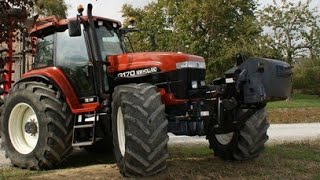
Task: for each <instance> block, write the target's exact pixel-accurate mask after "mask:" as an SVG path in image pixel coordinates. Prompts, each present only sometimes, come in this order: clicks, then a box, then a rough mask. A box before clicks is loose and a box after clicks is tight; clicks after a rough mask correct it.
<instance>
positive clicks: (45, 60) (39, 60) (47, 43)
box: [34, 35, 54, 68]
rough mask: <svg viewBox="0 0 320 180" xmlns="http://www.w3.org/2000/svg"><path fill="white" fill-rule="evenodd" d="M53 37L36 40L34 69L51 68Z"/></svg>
mask: <svg viewBox="0 0 320 180" xmlns="http://www.w3.org/2000/svg"><path fill="white" fill-rule="evenodd" d="M53 36H54V35H49V36H47V37H45V38H43V39H41V38H38V42H37V52H36V54H35V56H34V67H35V68H41V67H48V66H53V49H54V41H53Z"/></svg>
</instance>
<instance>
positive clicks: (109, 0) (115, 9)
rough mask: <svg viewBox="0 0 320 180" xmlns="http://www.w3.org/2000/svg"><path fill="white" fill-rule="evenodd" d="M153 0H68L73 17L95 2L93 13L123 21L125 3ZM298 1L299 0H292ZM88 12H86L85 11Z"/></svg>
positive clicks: (267, 0) (315, 3)
mask: <svg viewBox="0 0 320 180" xmlns="http://www.w3.org/2000/svg"><path fill="white" fill-rule="evenodd" d="M152 1H153V0H66V2H67V4H68V5H69V11H68V16H69V17H72V16H75V15H76V12H77V5H79V4H83V5H84V6H86V5H87V4H88V3H92V4H93V14H94V15H96V16H103V17H108V18H112V19H116V20H120V21H122V18H121V12H120V11H121V7H122V5H123V4H125V3H129V4H133V5H134V6H137V7H143V6H144V5H146V4H148V3H149V2H152ZM258 1H259V3H260V4H261V6H264V5H266V4H268V3H271V2H272V0H258ZM292 1H298V0H292ZM312 6H313V7H317V8H319V9H320V1H319V0H313V3H312ZM85 14H86V13H85Z"/></svg>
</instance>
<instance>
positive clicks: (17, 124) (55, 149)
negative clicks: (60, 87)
mask: <svg viewBox="0 0 320 180" xmlns="http://www.w3.org/2000/svg"><path fill="white" fill-rule="evenodd" d="M72 126H73V123H72V114H71V113H70V110H69V107H68V105H67V103H66V102H65V101H64V98H63V97H62V95H61V93H60V92H59V91H57V90H56V89H54V88H53V86H52V85H49V84H45V83H42V82H35V81H31V82H22V83H19V84H17V85H15V86H14V87H13V88H12V89H11V90H10V92H9V94H8V95H7V96H6V100H5V103H4V106H3V114H2V116H1V122H0V133H1V137H2V147H3V148H4V150H5V153H6V157H7V158H9V159H10V160H11V163H12V165H14V166H18V167H20V168H27V169H37V170H42V169H50V168H53V167H55V166H56V165H57V164H59V163H61V162H62V161H63V160H64V159H65V158H66V157H67V156H68V155H69V154H70V153H71V151H72V142H71V141H72ZM30 139H31V140H30Z"/></svg>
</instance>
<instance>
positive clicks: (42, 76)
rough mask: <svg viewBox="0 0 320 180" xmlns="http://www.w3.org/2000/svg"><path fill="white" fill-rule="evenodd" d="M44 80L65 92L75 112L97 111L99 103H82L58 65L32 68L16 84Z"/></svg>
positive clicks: (67, 100)
mask: <svg viewBox="0 0 320 180" xmlns="http://www.w3.org/2000/svg"><path fill="white" fill-rule="evenodd" d="M30 80H32V81H34V80H37V81H39V80H42V81H45V82H49V83H50V84H52V85H53V86H55V87H56V88H57V89H59V90H60V92H62V93H63V95H64V97H65V99H66V102H67V104H68V105H69V107H70V110H71V112H72V113H74V114H81V113H86V112H93V111H96V110H97V109H98V107H99V103H85V104H81V103H80V102H79V100H78V97H77V95H76V93H75V91H74V89H73V87H72V86H71V83H70V82H69V81H68V79H67V77H66V76H65V75H64V74H63V72H62V71H61V70H60V69H59V68H57V67H48V68H43V69H36V70H32V71H30V72H28V73H26V74H24V75H23V79H21V80H19V81H18V82H17V83H16V84H18V83H21V82H26V81H30Z"/></svg>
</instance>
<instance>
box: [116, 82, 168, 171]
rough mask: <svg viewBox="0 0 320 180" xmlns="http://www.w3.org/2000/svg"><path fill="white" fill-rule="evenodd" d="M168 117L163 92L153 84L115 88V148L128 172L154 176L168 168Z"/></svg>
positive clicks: (119, 160)
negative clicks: (162, 97)
mask: <svg viewBox="0 0 320 180" xmlns="http://www.w3.org/2000/svg"><path fill="white" fill-rule="evenodd" d="M167 125H168V120H167V119H166V117H165V106H164V105H163V104H162V101H161V96H160V93H158V92H157V91H156V87H155V86H153V85H150V84H128V85H122V86H118V87H116V88H115V92H114V94H113V102H112V128H113V143H114V152H115V155H116V159H117V162H118V167H119V169H120V172H121V173H122V174H123V175H125V176H150V175H154V174H157V173H159V172H161V171H163V170H164V169H166V167H167V166H166V160H167V158H168V156H169V155H168V151H167V143H168V141H169V137H168V135H167Z"/></svg>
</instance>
